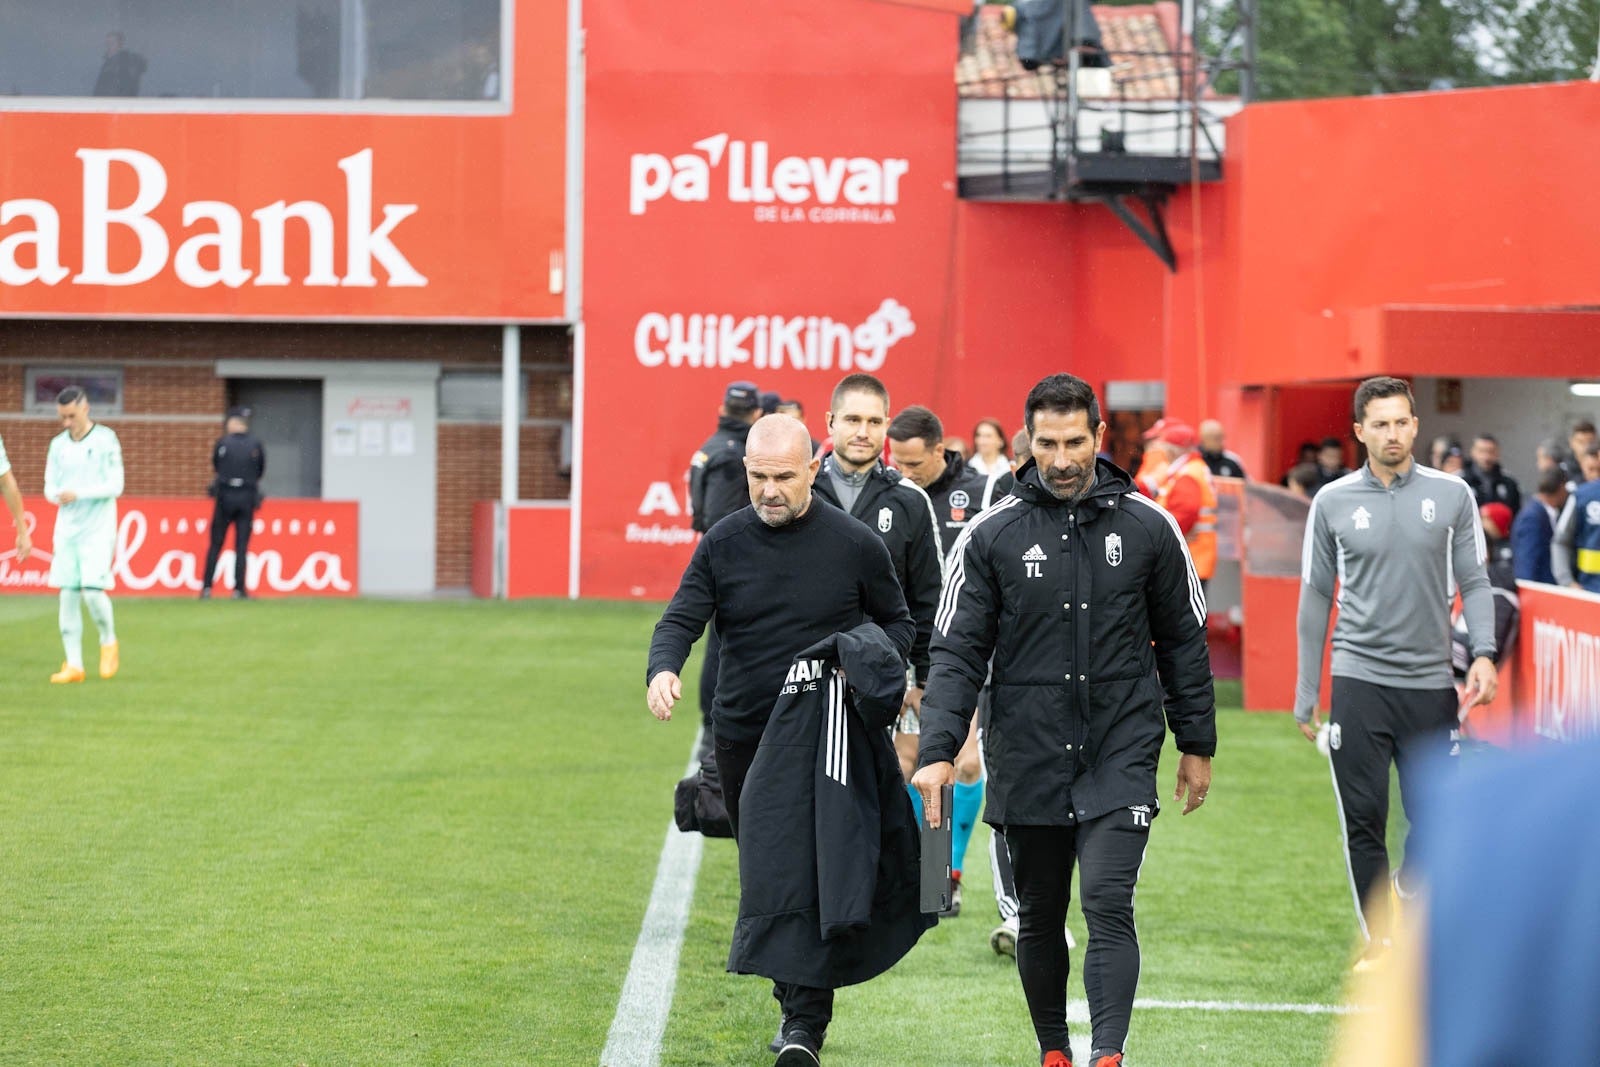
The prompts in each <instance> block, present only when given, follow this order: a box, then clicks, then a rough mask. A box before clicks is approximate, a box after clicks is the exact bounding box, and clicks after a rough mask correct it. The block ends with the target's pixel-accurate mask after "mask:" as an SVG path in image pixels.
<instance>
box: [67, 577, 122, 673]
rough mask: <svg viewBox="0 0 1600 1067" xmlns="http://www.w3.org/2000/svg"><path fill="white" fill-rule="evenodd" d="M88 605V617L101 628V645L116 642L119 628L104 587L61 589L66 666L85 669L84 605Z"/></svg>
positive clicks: (98, 628) (96, 626)
mask: <svg viewBox="0 0 1600 1067" xmlns="http://www.w3.org/2000/svg"><path fill="white" fill-rule="evenodd" d="M84 604H88V606H89V617H90V618H92V619H93V620H94V625H95V628H96V629H97V630H99V631H100V643H101V644H102V645H114V644H116V642H117V630H116V627H115V625H114V624H113V620H112V615H111V598H110V597H108V596H106V591H105V590H104V589H63V590H61V647H62V648H63V649H64V650H65V651H66V654H67V666H69V667H76V668H78V670H80V671H81V670H83V605H84Z"/></svg>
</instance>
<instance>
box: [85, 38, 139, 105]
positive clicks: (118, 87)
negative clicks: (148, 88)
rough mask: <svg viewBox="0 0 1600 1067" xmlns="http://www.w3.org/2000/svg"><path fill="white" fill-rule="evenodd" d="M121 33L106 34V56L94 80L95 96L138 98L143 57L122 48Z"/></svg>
mask: <svg viewBox="0 0 1600 1067" xmlns="http://www.w3.org/2000/svg"><path fill="white" fill-rule="evenodd" d="M123 44H124V40H123V36H122V34H121V33H117V32H112V33H108V34H106V55H105V59H104V60H103V61H102V62H101V63H100V74H99V76H98V77H96V78H95V80H94V95H95V96H138V95H139V79H140V78H143V77H144V72H145V67H146V66H147V64H146V63H145V61H144V56H141V55H140V54H139V53H138V52H130V51H128V50H127V49H126V48H124V47H123Z"/></svg>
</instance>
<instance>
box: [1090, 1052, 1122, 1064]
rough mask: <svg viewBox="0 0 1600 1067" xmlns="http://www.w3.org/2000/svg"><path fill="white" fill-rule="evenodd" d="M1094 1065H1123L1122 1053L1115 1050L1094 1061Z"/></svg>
mask: <svg viewBox="0 0 1600 1067" xmlns="http://www.w3.org/2000/svg"><path fill="white" fill-rule="evenodd" d="M1094 1067H1122V1053H1120V1052H1113V1053H1112V1054H1111V1055H1109V1056H1101V1057H1100V1058H1099V1059H1097V1060H1095V1061H1094Z"/></svg>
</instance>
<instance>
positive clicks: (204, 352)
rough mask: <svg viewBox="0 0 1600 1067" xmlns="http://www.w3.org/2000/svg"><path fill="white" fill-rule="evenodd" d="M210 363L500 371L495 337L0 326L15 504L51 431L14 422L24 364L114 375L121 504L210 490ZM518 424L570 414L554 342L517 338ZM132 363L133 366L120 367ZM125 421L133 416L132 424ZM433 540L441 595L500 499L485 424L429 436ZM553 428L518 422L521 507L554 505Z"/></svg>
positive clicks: (223, 392) (458, 578)
mask: <svg viewBox="0 0 1600 1067" xmlns="http://www.w3.org/2000/svg"><path fill="white" fill-rule="evenodd" d="M219 359H318V360H325V359H347V360H391V359H392V360H430V361H437V362H439V363H440V364H442V365H444V366H446V367H451V366H456V367H460V366H476V367H483V368H492V367H498V366H499V362H500V330H499V328H498V327H494V326H431V325H407V326H325V325H318V324H310V323H144V322H53V321H32V320H11V321H0V437H4V439H5V444H6V451H7V452H8V453H9V454H10V458H11V462H12V464H13V466H14V467H15V469H16V475H17V478H18V480H19V482H20V483H21V485H22V488H23V491H24V492H27V493H39V492H41V491H43V488H44V454H45V450H46V448H47V447H48V445H49V442H50V438H51V437H53V436H55V434H56V433H58V432H59V431H60V428H59V426H58V425H57V424H56V420H55V418H54V416H53V415H42V416H34V415H30V414H27V413H26V397H25V396H24V381H25V372H26V369H27V367H28V366H30V365H37V364H41V363H49V364H73V363H83V364H95V365H99V366H119V367H122V368H123V417H119V416H118V415H114V414H113V415H107V416H106V417H105V422H106V425H108V426H110V427H111V428H112V429H114V430H116V431H117V436H118V437H119V438H121V440H122V450H123V459H124V464H125V468H126V472H127V489H126V491H127V492H128V493H129V494H130V495H139V496H197V495H200V494H203V493H204V492H205V487H206V485H207V484H208V483H209V482H210V479H211V466H210V454H211V444H212V442H213V441H215V440H216V437H217V433H218V431H219V426H220V422H221V415H222V412H223V411H224V410H225V409H226V407H227V403H228V397H227V384H226V382H224V381H223V380H222V379H220V378H218V377H217V375H216V370H215V362H216V360H219ZM522 360H523V362H524V363H525V364H534V365H560V367H564V368H566V369H559V368H558V369H554V370H545V369H534V370H533V371H532V372H531V373H530V377H529V394H528V417H529V419H535V420H537V419H557V420H564V419H570V418H571V417H572V379H571V371H570V367H571V357H570V354H569V349H568V343H567V338H566V334H565V331H564V330H562V329H560V328H535V327H526V328H524V330H523V334H522ZM130 361H137V362H130ZM125 416H132V417H131V418H128V417H125ZM438 443H439V469H438V486H437V492H438V500H437V504H438V543H437V562H436V566H435V581H436V582H437V584H438V585H439V586H440V587H441V588H449V587H456V586H464V585H466V584H468V582H469V580H470V578H471V525H472V504H473V502H474V501H476V500H483V499H493V498H497V497H498V496H499V495H500V429H499V426H498V425H496V424H493V423H442V424H441V425H440V426H439V438H438ZM560 447H561V430H560V427H559V426H554V425H542V424H535V425H524V426H523V427H522V429H521V442H520V448H519V450H518V451H519V456H520V458H519V467H520V472H519V478H518V481H519V486H518V493H519V495H520V496H521V497H522V498H523V499H540V500H548V499H565V498H566V497H567V496H568V495H569V491H570V488H571V486H570V482H569V479H568V478H567V477H566V475H565V474H564V473H563V472H562V470H561V469H560Z"/></svg>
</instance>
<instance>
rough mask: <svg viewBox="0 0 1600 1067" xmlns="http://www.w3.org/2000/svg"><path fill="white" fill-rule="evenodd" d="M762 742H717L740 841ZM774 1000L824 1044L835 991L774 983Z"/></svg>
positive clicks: (793, 1022)
mask: <svg viewBox="0 0 1600 1067" xmlns="http://www.w3.org/2000/svg"><path fill="white" fill-rule="evenodd" d="M760 744H761V743H760V742H759V741H724V740H723V739H722V738H720V737H719V738H717V739H716V742H715V746H716V760H717V773H718V774H719V775H721V777H722V800H723V803H724V804H726V805H727V806H728V821H729V822H731V823H733V839H734V841H735V842H737V841H738V840H739V794H740V792H741V791H743V789H744V780H745V778H746V777H747V776H748V775H749V774H750V764H752V763H754V762H755V760H756V749H757V748H759V747H760ZM772 996H773V999H775V1000H776V1001H777V1002H778V1004H779V1005H780V1006H781V1007H782V1008H783V1017H784V1020H785V1024H786V1028H787V1026H789V1025H800V1026H804V1027H805V1028H806V1029H807V1030H810V1031H811V1033H812V1034H813V1035H814V1036H815V1037H816V1038H817V1040H818V1041H819V1042H820V1041H821V1040H822V1038H823V1036H824V1035H825V1034H826V1033H827V1030H828V1024H829V1023H830V1022H832V1021H833V990H831V989H816V988H814V987H812V986H803V985H791V984H790V983H788V982H773V983H772Z"/></svg>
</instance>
